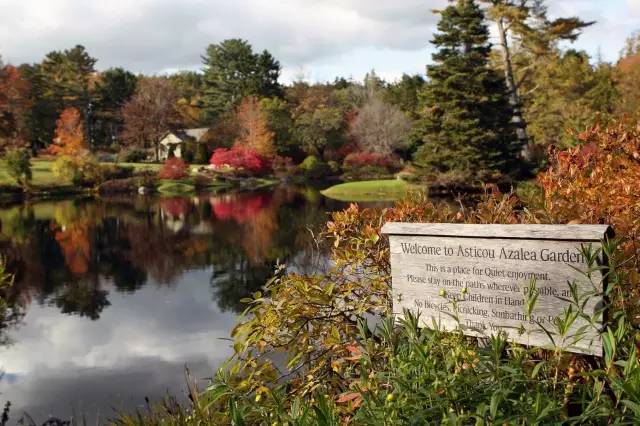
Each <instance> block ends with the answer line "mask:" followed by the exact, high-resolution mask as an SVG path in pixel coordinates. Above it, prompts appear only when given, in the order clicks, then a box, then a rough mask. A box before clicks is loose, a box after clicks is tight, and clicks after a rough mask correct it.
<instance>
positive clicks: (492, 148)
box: [0, 0, 640, 178]
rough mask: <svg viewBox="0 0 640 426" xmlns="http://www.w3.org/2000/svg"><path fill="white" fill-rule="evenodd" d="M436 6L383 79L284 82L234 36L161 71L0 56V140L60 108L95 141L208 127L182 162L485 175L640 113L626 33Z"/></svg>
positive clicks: (36, 131)
mask: <svg viewBox="0 0 640 426" xmlns="http://www.w3.org/2000/svg"><path fill="white" fill-rule="evenodd" d="M438 13H440V16H441V20H440V23H439V25H438V31H437V32H436V34H435V35H434V37H433V39H432V40H431V43H432V44H433V45H434V46H435V48H436V52H435V53H434V54H433V55H432V61H431V64H430V65H428V66H427V68H426V74H425V75H403V76H402V78H400V79H398V80H396V81H392V82H389V81H384V80H383V79H381V78H380V77H378V76H377V75H376V73H375V71H373V70H372V71H371V72H369V73H368V74H367V75H366V77H365V78H364V81H362V82H361V81H354V80H350V79H345V78H342V77H340V78H336V79H335V80H334V81H333V82H325V83H308V82H305V81H295V82H293V83H291V84H288V85H283V84H281V83H280V82H279V77H280V72H281V66H280V63H279V62H278V60H277V59H276V58H274V57H273V55H272V54H271V53H270V52H268V51H266V50H265V51H262V52H254V51H253V49H252V46H251V45H250V44H249V43H248V42H247V41H245V40H241V39H229V40H224V41H222V42H220V43H217V44H211V45H210V46H209V47H208V48H207V49H206V52H204V55H203V70H202V72H193V71H183V72H178V73H176V74H172V75H169V76H146V75H135V74H133V73H131V72H129V71H127V70H125V69H123V68H110V69H107V70H104V71H97V70H96V62H97V59H96V58H94V57H92V56H91V55H90V54H89V52H87V50H86V49H85V48H84V47H83V46H81V45H78V46H75V47H73V48H71V49H68V50H63V51H52V52H50V53H48V54H47V55H46V56H45V58H44V59H43V60H42V61H41V62H39V63H34V64H22V65H17V66H14V65H9V64H2V63H0V144H2V147H3V148H9V147H15V146H26V147H29V148H30V149H31V150H32V152H33V153H37V152H38V151H40V150H42V149H45V148H47V147H48V146H49V145H50V144H52V143H53V142H54V139H55V132H56V121H57V120H58V119H59V118H60V116H61V114H62V113H63V111H65V110H66V109H69V108H73V109H76V110H77V111H78V112H79V113H80V115H81V121H82V129H83V132H84V138H85V143H86V145H87V146H89V147H90V149H91V150H92V151H94V152H101V151H105V152H112V153H119V154H123V153H127V152H131V151H135V150H148V151H149V152H153V151H154V149H155V150H157V143H158V141H159V139H160V138H161V137H162V136H163V135H164V134H165V133H166V132H167V131H170V130H178V129H182V128H194V127H207V128H209V129H210V130H209V132H208V133H207V136H206V138H205V140H204V146H205V147H206V148H205V149H194V150H193V152H192V153H190V155H191V157H192V158H190V159H191V160H192V161H195V162H206V161H208V157H209V156H210V155H211V153H212V152H213V150H214V149H215V148H218V147H230V146H232V145H234V144H236V143H248V144H250V145H251V146H263V147H264V146H267V148H265V150H266V151H267V152H273V154H274V155H277V156H279V157H283V158H284V157H289V158H290V159H292V160H293V162H295V163H299V162H301V161H302V160H303V159H304V158H306V157H308V156H315V157H316V158H318V159H319V160H320V161H325V162H328V161H335V162H338V163H342V162H344V159H345V158H346V157H347V156H349V155H350V154H351V155H352V158H354V157H353V156H354V155H355V156H359V157H357V161H360V162H365V163H366V162H367V161H369V162H373V163H376V164H377V163H379V162H380V161H381V160H380V155H383V156H388V157H389V158H394V159H397V161H399V162H400V163H402V162H405V164H406V163H407V162H409V161H411V162H412V164H413V167H415V169H417V170H419V171H423V172H425V173H434V174H437V175H452V176H458V177H459V178H467V177H479V176H480V177H485V178H489V177H491V176H492V174H520V173H523V172H524V173H526V170H531V169H535V168H539V167H541V166H544V164H545V161H546V153H547V151H548V149H549V148H551V147H561V148H564V147H567V146H571V145H573V144H575V143H577V142H576V141H577V139H576V137H575V136H574V135H572V133H571V131H572V130H574V131H577V132H579V131H581V130H582V129H584V128H585V127H586V126H587V125H590V124H593V122H594V121H603V122H604V121H607V120H608V119H610V118H611V117H613V116H617V115H622V114H631V115H633V114H635V115H636V116H637V115H638V114H639V112H638V111H639V106H640V35H638V34H636V35H632V36H631V37H630V38H629V39H628V42H627V44H626V46H624V48H623V50H622V52H621V55H620V60H619V61H618V62H617V63H615V64H611V63H606V62H603V61H601V60H593V58H590V57H589V56H588V55H587V53H585V52H584V51H576V50H567V49H562V48H560V46H559V43H560V42H562V41H566V40H569V41H572V40H575V39H576V38H577V37H578V36H579V35H580V32H581V30H582V29H583V28H584V27H586V26H588V25H591V23H590V22H584V21H582V20H580V19H579V18H577V17H570V18H560V19H556V20H551V19H549V18H548V17H547V13H546V8H545V7H544V4H543V2H512V1H508V0H504V1H497V2H496V1H489V0H478V1H471V0H461V1H459V2H457V3H456V4H454V5H453V6H452V7H449V8H447V9H445V10H443V11H440V12H438ZM489 26H495V28H496V29H497V33H498V36H499V37H498V39H497V42H495V43H494V44H491V43H490V40H489ZM427 42H428V40H425V45H426V44H427ZM425 63H427V58H425ZM372 153H373V154H376V155H373V156H372V155H369V156H367V155H368V154H372ZM194 156H195V157H197V158H193V157H194ZM354 161H356V160H354ZM357 161H356V162H357Z"/></svg>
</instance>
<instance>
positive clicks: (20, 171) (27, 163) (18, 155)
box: [5, 148, 32, 187]
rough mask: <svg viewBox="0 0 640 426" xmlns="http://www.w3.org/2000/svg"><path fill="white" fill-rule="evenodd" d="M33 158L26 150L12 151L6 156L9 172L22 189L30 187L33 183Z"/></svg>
mask: <svg viewBox="0 0 640 426" xmlns="http://www.w3.org/2000/svg"><path fill="white" fill-rule="evenodd" d="M30 158H31V156H30V155H29V150H27V149H25V148H18V149H11V150H9V151H7V153H6V154H5V162H6V164H7V172H8V173H9V175H10V176H11V177H12V178H13V179H14V180H15V181H16V183H17V184H18V185H21V186H22V187H28V186H29V182H31V178H32V174H31V160H30Z"/></svg>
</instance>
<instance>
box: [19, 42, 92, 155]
mask: <svg viewBox="0 0 640 426" xmlns="http://www.w3.org/2000/svg"><path fill="white" fill-rule="evenodd" d="M95 63H96V59H95V58H93V57H91V56H90V55H89V53H88V52H87V51H86V49H85V48H84V47H83V46H80V45H78V46H75V47H73V48H72V49H67V50H64V51H52V52H49V53H48V54H47V55H46V56H45V58H44V60H43V61H42V63H40V64H36V65H34V66H27V67H25V68H24V70H23V71H24V75H25V77H26V78H27V79H28V80H29V83H30V84H31V87H32V97H33V102H34V104H33V109H32V111H31V115H30V121H31V123H30V127H31V131H32V137H33V146H34V147H35V148H42V147H45V146H47V145H48V144H49V143H50V142H51V140H52V139H53V133H54V130H55V127H56V120H57V119H58V116H59V115H60V113H61V112H62V111H63V110H64V109H65V108H69V107H72V108H77V109H78V110H79V111H80V112H81V114H82V117H83V121H84V128H85V132H86V134H85V137H86V138H87V139H90V131H91V126H90V123H91V120H92V114H93V112H92V108H93V103H92V99H91V86H92V83H93V81H92V80H93V79H95V68H94V65H95Z"/></svg>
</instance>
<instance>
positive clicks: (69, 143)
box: [48, 108, 86, 156]
mask: <svg viewBox="0 0 640 426" xmlns="http://www.w3.org/2000/svg"><path fill="white" fill-rule="evenodd" d="M48 150H49V152H50V153H52V154H55V155H68V156H78V155H80V154H82V153H83V152H85V151H86V140H85V133H84V126H83V123H82V115H81V114H80V111H78V110H77V109H76V108H66V109H65V110H64V111H62V114H60V118H58V120H57V121H56V133H55V137H54V139H53V143H52V144H51V145H50V146H49V148H48Z"/></svg>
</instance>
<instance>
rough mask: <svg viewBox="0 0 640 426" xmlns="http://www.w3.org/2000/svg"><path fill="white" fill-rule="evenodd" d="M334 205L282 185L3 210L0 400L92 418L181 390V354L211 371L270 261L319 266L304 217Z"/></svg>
mask: <svg viewBox="0 0 640 426" xmlns="http://www.w3.org/2000/svg"><path fill="white" fill-rule="evenodd" d="M341 207H342V205H341V204H338V203H331V202H329V201H327V200H325V199H323V198H322V197H320V196H318V194H317V192H315V191H308V190H307V191H301V190H298V189H294V188H284V187H283V188H278V189H277V190H275V191H270V192H248V193H240V194H229V195H221V196H219V195H210V194H204V195H198V196H195V197H189V198H185V197H167V198H157V197H142V196H136V197H122V198H109V199H98V200H93V199H76V200H63V201H55V202H43V203H34V204H23V205H18V206H12V207H7V208H4V209H1V210H0V253H1V254H2V255H3V256H5V257H6V259H7V261H8V265H9V269H10V270H11V271H13V272H15V273H16V283H15V285H14V287H13V288H12V289H11V291H10V293H9V295H8V296H9V301H10V304H11V305H12V306H14V307H15V311H16V313H15V315H14V316H13V317H12V318H13V320H12V321H10V322H9V323H7V324H5V325H4V328H0V333H2V334H1V337H2V341H4V342H5V343H7V344H5V345H4V346H2V347H0V369H1V370H3V371H4V373H5V375H4V377H3V378H2V380H0V393H1V395H2V396H0V402H2V400H11V401H12V404H13V408H12V413H13V417H15V416H17V415H19V414H20V412H21V411H22V410H26V411H27V412H29V414H30V415H31V416H33V417H34V418H36V419H43V420H44V419H46V417H47V416H48V415H57V416H69V415H70V414H71V413H72V410H75V411H76V412H78V411H79V410H80V411H81V412H83V413H85V415H87V416H88V418H89V419H95V418H96V416H98V415H102V416H104V415H110V414H112V413H113V411H112V407H119V408H131V406H132V404H133V405H135V404H138V403H142V402H143V401H144V400H143V397H144V396H150V397H160V396H162V394H164V393H165V392H166V391H170V392H171V393H174V394H179V393H180V389H181V388H182V387H183V375H182V373H183V368H184V365H185V363H188V364H189V365H190V366H192V367H194V369H195V374H196V375H197V376H199V377H207V376H209V375H210V374H212V372H213V371H214V368H215V367H216V366H217V365H218V363H219V362H220V361H221V360H222V359H224V358H225V357H226V356H227V355H228V354H229V348H228V347H227V346H228V345H227V344H226V343H224V342H222V341H220V340H218V338H223V337H227V336H228V333H229V330H230V328H231V326H232V325H233V323H234V321H235V316H236V313H237V312H239V311H240V310H241V309H242V308H243V306H242V304H241V303H240V302H239V300H240V299H241V298H243V297H245V296H246V295H248V294H250V293H251V292H253V291H256V290H257V289H259V288H260V287H261V286H262V285H263V284H264V282H265V281H266V280H267V279H268V278H269V276H270V275H271V273H272V272H273V268H274V266H275V264H276V262H277V261H280V262H284V263H285V264H287V265H290V266H291V267H293V268H296V269H302V270H308V269H313V268H316V267H317V261H318V253H317V251H316V250H314V247H315V246H314V244H313V242H312V240H311V238H310V235H311V234H310V233H309V231H308V228H312V229H313V228H316V229H317V228H318V227H320V226H321V224H322V223H323V222H324V221H326V218H327V216H326V212H327V211H328V210H334V209H337V208H341ZM134 378H135V379H134ZM14 420H15V419H14Z"/></svg>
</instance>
